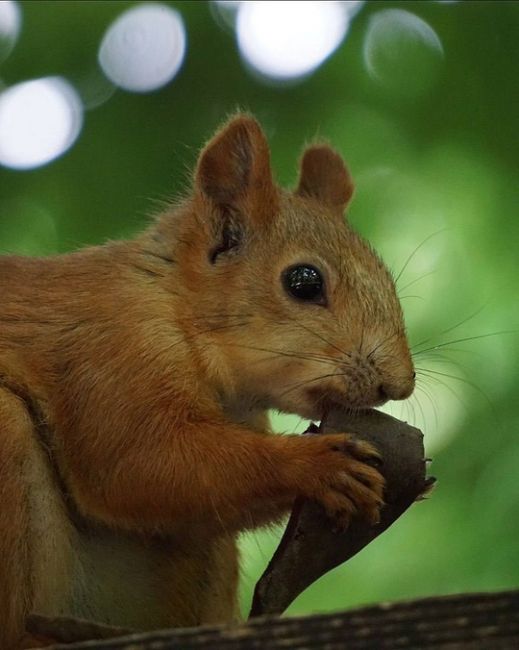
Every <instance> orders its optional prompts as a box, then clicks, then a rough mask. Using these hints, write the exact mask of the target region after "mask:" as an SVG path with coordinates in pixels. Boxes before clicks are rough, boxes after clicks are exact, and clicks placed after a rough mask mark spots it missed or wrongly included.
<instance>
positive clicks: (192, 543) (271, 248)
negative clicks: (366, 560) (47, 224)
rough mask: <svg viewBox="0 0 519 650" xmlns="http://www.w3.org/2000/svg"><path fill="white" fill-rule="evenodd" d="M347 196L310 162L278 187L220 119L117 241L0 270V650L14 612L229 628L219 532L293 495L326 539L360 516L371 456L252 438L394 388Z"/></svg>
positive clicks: (381, 274) (401, 348) (402, 385)
mask: <svg viewBox="0 0 519 650" xmlns="http://www.w3.org/2000/svg"><path fill="white" fill-rule="evenodd" d="M353 189H354V186H353V182H352V179H351V176H350V173H349V171H348V169H347V167H346V165H345V163H344V162H343V160H342V158H341V157H340V156H339V154H338V153H336V152H335V150H333V149H332V148H331V147H330V146H328V145H327V144H314V145H310V146H309V147H307V148H306V150H305V151H304V152H303V155H302V158H301V163H300V176H299V181H298V185H297V188H296V189H295V191H293V192H292V191H288V190H282V189H280V188H279V187H278V186H277V185H276V184H275V182H274V180H273V176H272V172H271V166H270V153H269V147H268V143H267V140H266V137H265V135H264V133H263V131H262V128H261V127H260V125H259V123H258V122H257V121H256V120H255V119H254V118H253V117H252V116H250V115H248V114H237V115H235V116H233V117H232V118H231V119H230V120H229V121H228V122H227V123H225V124H224V125H223V126H222V127H221V128H220V130H219V131H218V132H217V133H216V135H214V137H213V138H212V139H211V140H210V141H209V142H208V144H206V146H205V147H204V148H203V149H202V151H201V153H200V155H199V158H198V161H197V164H196V168H195V172H194V179H193V186H192V191H191V193H190V195H189V196H188V197H187V198H184V199H183V200H181V201H179V202H178V203H177V204H175V205H172V206H170V207H169V208H168V209H166V210H165V212H164V213H163V214H161V215H160V216H158V217H157V218H156V220H155V221H154V222H153V223H152V224H151V225H150V226H149V227H148V228H147V229H146V230H145V231H144V232H142V233H141V234H139V235H138V236H137V237H136V238H134V239H131V240H128V241H111V242H108V243H105V244H104V245H100V246H96V247H89V248H85V249H82V250H79V251H75V252H72V253H67V254H63V255H56V256H53V257H47V258H29V257H24V256H15V255H7V256H3V257H0V296H1V302H0V504H1V508H0V620H1V622H2V623H1V625H0V648H2V649H4V650H6V649H8V650H11V648H17V647H19V644H20V643H21V639H22V638H23V636H24V620H25V618H26V616H27V615H28V614H29V613H31V612H36V613H39V614H43V615H47V616H76V617H81V618H86V619H92V620H96V621H98V622H103V623H107V624H111V625H117V626H120V627H124V628H132V629H137V630H147V629H154V628H159V627H172V626H194V625H200V624H214V623H219V622H226V621H232V620H235V619H236V618H237V617H238V606H237V582H238V573H239V561H238V552H237V544H236V538H237V535H238V534H239V533H240V532H241V531H245V530H249V529H254V528H257V527H259V526H264V525H267V524H271V523H276V522H279V521H280V520H282V518H283V517H284V516H285V515H286V514H287V513H288V512H289V511H290V508H291V506H292V504H293V502H294V499H295V498H296V497H298V496H302V497H305V498H308V499H313V500H314V501H317V502H319V503H320V504H322V506H324V508H325V509H326V511H327V513H328V514H329V515H330V516H331V517H333V518H334V520H335V522H336V524H337V526H338V527H340V528H346V527H347V526H348V523H349V521H350V519H351V518H352V517H354V516H359V517H364V518H366V519H367V520H368V521H371V522H376V521H377V520H378V516H379V509H380V507H381V505H382V503H383V488H384V481H383V478H382V476H381V474H380V473H379V471H378V468H377V466H376V463H375V462H373V461H374V460H375V459H376V457H377V452H376V450H375V449H374V448H373V447H372V446H370V445H369V444H368V443H366V442H361V441H356V440H355V439H354V437H352V436H350V435H349V434H348V433H347V432H345V433H344V434H340V435H339V434H334V435H319V436H301V435H274V434H272V432H271V430H270V428H269V423H268V410H269V409H277V410H279V411H282V412H288V413H295V414H299V415H300V416H302V417H304V418H308V419H314V420H315V419H320V418H321V417H322V416H323V414H324V413H326V411H327V410H328V409H329V408H330V407H332V406H334V405H340V406H342V407H345V408H351V409H362V408H368V407H372V406H377V405H380V404H382V403H384V402H385V401H387V400H388V399H395V400H396V399H404V398H406V397H408V396H409V395H410V394H411V393H412V391H413V388H414V377H415V375H414V371H413V363H412V360H411V355H410V351H409V347H408V343H407V338H406V331H405V326H404V322H403V315H402V310H401V306H400V303H399V300H398V298H397V295H396V290H395V286H394V281H393V279H392V276H391V274H390V272H389V271H388V269H387V268H386V267H385V266H384V264H383V262H382V261H381V259H380V258H379V257H378V256H377V254H376V253H375V252H374V251H373V249H372V248H371V247H370V246H369V244H367V243H366V242H365V241H364V240H363V239H362V238H361V237H360V236H359V235H358V234H356V232H354V230H353V229H352V228H351V226H350V225H349V223H348V221H347V220H346V219H345V217H344V212H345V209H346V207H347V205H348V204H349V201H350V199H351V197H352V194H353Z"/></svg>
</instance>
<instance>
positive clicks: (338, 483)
mask: <svg viewBox="0 0 519 650" xmlns="http://www.w3.org/2000/svg"><path fill="white" fill-rule="evenodd" d="M313 441H314V444H315V448H314V450H313V451H314V455H313V460H314V464H313V467H312V476H307V477H306V481H307V483H306V486H305V487H303V491H304V494H305V496H307V497H308V498H310V499H313V500H315V501H318V502H319V503H321V505H322V506H323V507H324V508H325V510H326V513H327V514H328V516H329V517H331V518H332V519H333V520H334V521H335V527H336V529H337V530H345V529H346V528H348V526H349V524H350V521H351V519H352V518H354V517H360V518H362V519H365V520H367V521H368V522H369V523H370V524H372V525H374V524H377V523H378V522H379V520H380V508H381V506H382V505H383V492H384V478H383V477H382V475H381V474H380V472H379V471H378V469H377V467H380V465H381V458H380V455H379V454H378V452H377V451H376V449H375V448H374V447H373V446H372V445H371V444H369V443H368V442H365V441H362V440H357V439H355V438H354V437H353V436H349V435H347V434H332V435H322V436H321V435H319V436H315V437H313Z"/></svg>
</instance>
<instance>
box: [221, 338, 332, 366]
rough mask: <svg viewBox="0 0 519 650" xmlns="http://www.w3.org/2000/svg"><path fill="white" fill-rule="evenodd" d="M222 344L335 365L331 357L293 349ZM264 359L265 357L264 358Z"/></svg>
mask: <svg viewBox="0 0 519 650" xmlns="http://www.w3.org/2000/svg"><path fill="white" fill-rule="evenodd" d="M224 345H226V346H228V347H237V348H244V349H247V350H255V351H257V352H269V353H271V354H273V355H275V356H277V355H279V356H282V357H293V358H296V359H303V360H304V361H318V362H319V363H325V364H329V365H332V366H335V365H337V362H336V361H334V360H332V359H331V357H320V356H318V355H313V354H311V353H310V354H306V355H304V354H301V353H298V352H293V351H285V350H276V349H270V348H260V347H257V346H254V345H245V344H242V343H225V344H224ZM265 360H266V359H265Z"/></svg>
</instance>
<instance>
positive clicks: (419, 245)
mask: <svg viewBox="0 0 519 650" xmlns="http://www.w3.org/2000/svg"><path fill="white" fill-rule="evenodd" d="M446 230H448V229H447V228H442V229H441V230H437V231H436V232H433V233H432V234H431V235H429V236H428V237H426V238H425V239H424V240H423V241H422V242H421V243H420V244H418V246H417V247H416V248H415V249H414V251H413V252H412V253H411V255H409V257H408V258H407V259H406V261H405V263H404V266H403V267H402V269H401V271H400V273H399V274H398V275H397V276H396V278H395V284H396V283H397V282H398V280H399V279H400V278H401V277H402V273H403V272H404V271H405V270H406V268H407V266H408V265H409V262H410V261H411V260H412V259H413V257H414V256H415V255H416V253H418V251H419V250H420V248H422V246H425V244H426V243H427V242H428V241H429V240H430V239H432V238H433V237H436V235H439V234H441V233H442V232H445V231H446Z"/></svg>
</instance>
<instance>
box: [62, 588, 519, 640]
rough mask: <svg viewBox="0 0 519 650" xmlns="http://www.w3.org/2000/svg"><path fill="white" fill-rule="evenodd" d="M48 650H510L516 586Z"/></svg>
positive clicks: (515, 628)
mask: <svg viewBox="0 0 519 650" xmlns="http://www.w3.org/2000/svg"><path fill="white" fill-rule="evenodd" d="M52 648H53V649H54V650H174V649H177V650H194V649H196V648H208V649H210V650H263V649H264V648H268V649H269V650H287V648H299V649H301V650H302V649H303V648H305V649H307V648H320V649H322V650H342V649H344V650H374V649H377V650H378V649H379V648H380V649H384V648H386V649H387V648H391V649H397V648H398V649H401V650H406V649H412V650H418V649H419V650H505V649H506V650H511V649H512V648H519V591H509V592H501V593H482V594H468V595H467V594H465V595H456V596H444V597H438V598H425V599H422V600H415V601H410V602H404V603H395V604H382V605H376V606H372V607H363V608H361V609H356V610H352V611H349V612H345V613H341V614H327V615H324V616H308V617H302V618H286V619H280V618H258V619H254V620H252V621H249V622H248V623H247V624H244V625H236V626H226V627H203V628H192V629H183V630H169V631H167V630H166V631H161V632H153V633H150V634H135V635H131V636H128V637H124V638H119V639H112V640H106V641H90V642H85V643H76V644H72V645H57V646H52Z"/></svg>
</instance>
